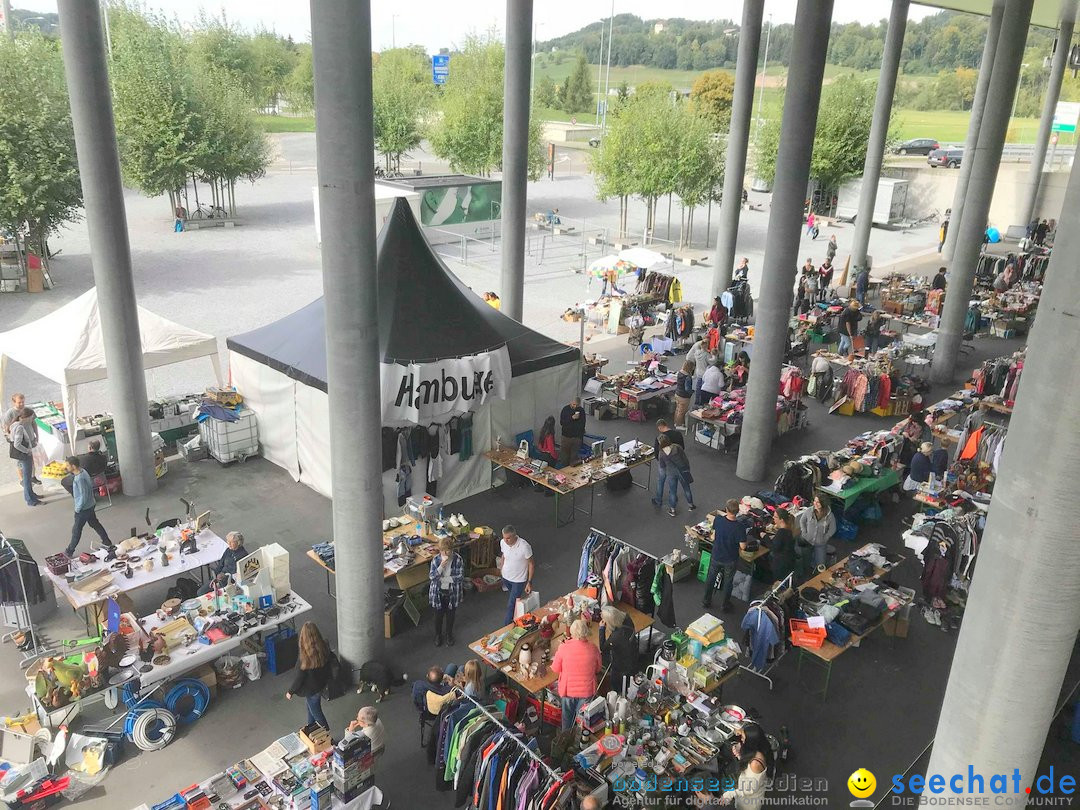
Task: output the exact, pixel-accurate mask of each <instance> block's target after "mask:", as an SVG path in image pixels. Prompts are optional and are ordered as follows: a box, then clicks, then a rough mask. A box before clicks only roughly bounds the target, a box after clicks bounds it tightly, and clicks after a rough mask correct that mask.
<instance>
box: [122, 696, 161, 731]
mask: <svg viewBox="0 0 1080 810" xmlns="http://www.w3.org/2000/svg"><path fill="white" fill-rule="evenodd" d="M164 708H165V704H164V703H162V702H160V701H158V700H144V701H142V702H140V703H139V705H138V706H137V707H133V708H132V709H131V711H129V712H128V713H127V715H126V716H125V717H124V736H125V737H127V738H128V739H129V740H130V739H131V732H132V729H134V727H135V721H136V720H137V719H138V718H139V715H140V714H142V713H143V712H145V711H148V710H150V709H164Z"/></svg>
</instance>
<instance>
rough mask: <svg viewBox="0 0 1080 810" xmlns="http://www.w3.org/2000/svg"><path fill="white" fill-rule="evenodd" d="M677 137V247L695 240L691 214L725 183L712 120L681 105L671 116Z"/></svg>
mask: <svg viewBox="0 0 1080 810" xmlns="http://www.w3.org/2000/svg"><path fill="white" fill-rule="evenodd" d="M673 118H674V121H673V123H674V124H675V128H676V130H677V132H678V135H679V146H678V152H677V155H676V157H677V162H676V165H675V182H674V191H675V194H676V195H678V197H679V202H680V205H681V208H682V215H681V222H680V228H679V246H680V247H686V246H688V245H690V244H692V243H693V239H694V213H695V211H696V210H697V208H698V207H699V206H702V205H705V204H706V203H708V202H709V201H710V200H712V199H715V198H716V197H717V196H718V191H719V189H721V188H722V187H723V184H724V151H723V146H722V145H721V144H720V142H719V141H718V140H717V139H716V138H714V137H713V133H714V129H713V127H714V126H715V120H714V119H713V117H712V116H711V115H709V114H707V113H705V112H703V111H702V110H701V109H700V108H698V107H696V106H693V105H687V104H685V103H684V104H680V105H678V106H677V107H676V108H675V112H674V115H673Z"/></svg>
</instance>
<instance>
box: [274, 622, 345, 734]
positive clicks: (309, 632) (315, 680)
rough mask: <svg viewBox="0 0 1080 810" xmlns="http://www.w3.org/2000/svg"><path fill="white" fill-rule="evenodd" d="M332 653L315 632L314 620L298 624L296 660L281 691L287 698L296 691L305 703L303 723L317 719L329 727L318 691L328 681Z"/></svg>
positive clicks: (324, 641)
mask: <svg viewBox="0 0 1080 810" xmlns="http://www.w3.org/2000/svg"><path fill="white" fill-rule="evenodd" d="M333 657H334V654H333V653H332V652H330V647H329V646H328V645H327V643H326V640H325V639H324V638H323V636H322V633H320V632H319V627H318V625H316V624H315V622H304V626H303V627H301V628H300V660H299V662H298V664H297V669H296V677H295V678H293V683H292V686H291V687H289V691H288V692H286V693H285V697H286V699H288V700H292V696H293V695H299V696H300V697H302V698H303V699H304V701H305V702H306V703H307V724H308V725H309V726H310V725H314V724H315V723H318V724H319V725H320V726H322V727H323V728H325V729H329V728H330V724H329V723H327V722H326V715H325V714H323V710H322V691H323V689H325V688H326V684H327V683H329V681H330V664H331V661H332V659H333Z"/></svg>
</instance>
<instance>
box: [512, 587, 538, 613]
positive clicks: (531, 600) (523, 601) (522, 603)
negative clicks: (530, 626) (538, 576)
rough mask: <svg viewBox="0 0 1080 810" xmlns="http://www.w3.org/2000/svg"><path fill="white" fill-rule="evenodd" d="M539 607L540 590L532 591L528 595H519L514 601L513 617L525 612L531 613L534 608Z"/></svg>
mask: <svg viewBox="0 0 1080 810" xmlns="http://www.w3.org/2000/svg"><path fill="white" fill-rule="evenodd" d="M539 607H540V592H539V591H533V592H532V593H530V594H529V595H528V596H522V597H519V598H518V600H517V601H516V602H515V603H514V618H515V619H516V618H518V617H519V616H524V615H525V614H526V613H532V612H533V611H534V610H536V609H537V608H539Z"/></svg>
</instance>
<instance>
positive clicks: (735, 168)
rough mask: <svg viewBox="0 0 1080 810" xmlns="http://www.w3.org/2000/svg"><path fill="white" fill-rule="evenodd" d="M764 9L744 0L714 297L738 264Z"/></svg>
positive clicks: (759, 2)
mask: <svg viewBox="0 0 1080 810" xmlns="http://www.w3.org/2000/svg"><path fill="white" fill-rule="evenodd" d="M764 13H765V0H744V2H743V14H742V25H741V26H740V27H739V54H738V57H737V60H738V61H736V63H735V93H734V95H733V96H732V99H731V125H730V127H728V143H727V153H726V154H725V156H724V196H723V200H722V202H721V204H720V218H719V219H720V230H719V232H718V233H717V236H716V253H715V254H714V255H713V285H712V288H713V292H712V294H713V296H714V297H715V296H717V295H720V293H722V292H723V291H724V290H726V289H727V288H728V287H730V286H731V274H732V269H733V266H734V264H735V241H736V239H737V238H738V235H739V213H740V211H741V210H742V190H743V184H744V183H745V182H746V152H747V148H748V146H749V144H750V116H751V113H752V112H753V107H754V80H755V79H756V78H757V63H758V51H759V50H760V49H761V18H762V15H763V14H764Z"/></svg>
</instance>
